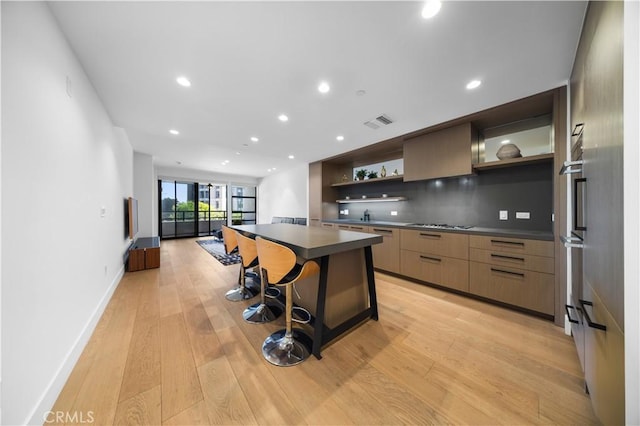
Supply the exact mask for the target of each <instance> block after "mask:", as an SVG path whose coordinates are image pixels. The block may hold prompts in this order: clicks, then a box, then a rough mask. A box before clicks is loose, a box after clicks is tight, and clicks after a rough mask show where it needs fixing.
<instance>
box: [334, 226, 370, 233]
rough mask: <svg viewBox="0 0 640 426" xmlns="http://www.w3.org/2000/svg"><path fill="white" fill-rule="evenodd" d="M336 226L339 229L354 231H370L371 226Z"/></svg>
mask: <svg viewBox="0 0 640 426" xmlns="http://www.w3.org/2000/svg"><path fill="white" fill-rule="evenodd" d="M336 227H337V228H338V229H344V230H347V231H354V232H369V227H368V226H362V225H342V224H340V225H336Z"/></svg>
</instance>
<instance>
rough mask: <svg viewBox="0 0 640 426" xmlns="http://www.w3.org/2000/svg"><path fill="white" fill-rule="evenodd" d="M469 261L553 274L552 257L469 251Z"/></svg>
mask: <svg viewBox="0 0 640 426" xmlns="http://www.w3.org/2000/svg"><path fill="white" fill-rule="evenodd" d="M469 260H473V261H475V262H480V263H490V264H492V265H497V266H506V267H510V268H520V269H526V270H527V271H536V272H545V273H547V274H553V273H554V259H553V258H552V257H542V256H533V255H530V254H522V253H510V252H504V251H495V250H481V249H477V248H473V247H472V248H470V249H469Z"/></svg>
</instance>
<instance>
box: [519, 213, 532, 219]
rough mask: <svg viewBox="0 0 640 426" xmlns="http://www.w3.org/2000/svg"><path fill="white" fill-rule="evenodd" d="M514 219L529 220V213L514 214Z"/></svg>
mask: <svg viewBox="0 0 640 426" xmlns="http://www.w3.org/2000/svg"><path fill="white" fill-rule="evenodd" d="M516 219H531V213H529V212H516Z"/></svg>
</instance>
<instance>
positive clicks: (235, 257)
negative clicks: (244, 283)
mask: <svg viewBox="0 0 640 426" xmlns="http://www.w3.org/2000/svg"><path fill="white" fill-rule="evenodd" d="M196 243H198V244H199V245H200V247H202V248H203V249H205V250H206V251H207V252H209V254H210V255H211V256H213V257H215V258H216V260H217V261H218V262H220V263H222V264H223V265H225V266H226V265H235V264H236V263H240V262H241V259H240V255H239V254H237V253H233V254H227V253H226V252H225V251H224V244H223V243H222V241H218V240H196Z"/></svg>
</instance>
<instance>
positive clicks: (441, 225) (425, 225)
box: [407, 223, 473, 229]
mask: <svg viewBox="0 0 640 426" xmlns="http://www.w3.org/2000/svg"><path fill="white" fill-rule="evenodd" d="M407 226H414V227H420V228H434V229H469V228H473V226H471V225H449V224H447V223H409V224H408V225H407Z"/></svg>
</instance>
